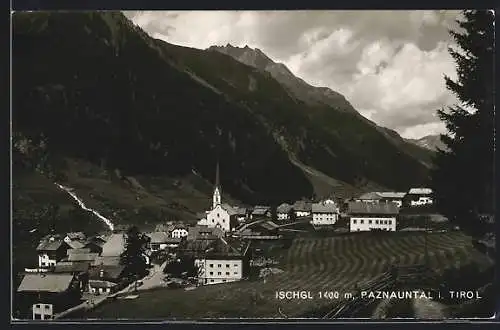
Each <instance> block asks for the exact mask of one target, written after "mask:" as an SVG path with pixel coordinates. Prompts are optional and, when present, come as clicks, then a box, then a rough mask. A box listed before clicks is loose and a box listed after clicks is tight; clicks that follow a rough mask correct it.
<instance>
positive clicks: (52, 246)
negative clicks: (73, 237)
mask: <svg viewBox="0 0 500 330" xmlns="http://www.w3.org/2000/svg"><path fill="white" fill-rule="evenodd" d="M63 245H66V246H68V245H67V244H66V242H64V241H63V240H62V239H60V238H55V239H53V240H51V239H44V240H42V241H41V242H40V244H38V246H37V248H36V250H37V251H57V250H58V249H59V248H60V247H61V246H63Z"/></svg>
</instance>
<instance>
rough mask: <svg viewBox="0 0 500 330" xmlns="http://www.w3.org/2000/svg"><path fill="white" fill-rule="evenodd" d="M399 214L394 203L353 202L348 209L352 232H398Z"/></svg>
mask: <svg viewBox="0 0 500 330" xmlns="http://www.w3.org/2000/svg"><path fill="white" fill-rule="evenodd" d="M398 213H399V209H398V207H397V206H396V205H395V204H394V203H363V202H351V203H349V209H348V214H349V218H350V220H349V227H350V231H351V232H354V231H370V230H385V231H396V219H397V216H398Z"/></svg>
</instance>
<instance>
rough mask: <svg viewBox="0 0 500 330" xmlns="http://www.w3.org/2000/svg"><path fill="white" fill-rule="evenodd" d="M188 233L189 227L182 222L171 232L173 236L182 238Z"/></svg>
mask: <svg viewBox="0 0 500 330" xmlns="http://www.w3.org/2000/svg"><path fill="white" fill-rule="evenodd" d="M187 235H188V228H187V227H186V226H184V225H181V224H178V225H175V227H174V229H173V230H172V233H171V234H170V236H171V237H172V238H182V237H186V236H187Z"/></svg>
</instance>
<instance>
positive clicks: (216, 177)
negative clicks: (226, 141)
mask: <svg viewBox="0 0 500 330" xmlns="http://www.w3.org/2000/svg"><path fill="white" fill-rule="evenodd" d="M215 187H220V182H219V160H217V165H216V167H215Z"/></svg>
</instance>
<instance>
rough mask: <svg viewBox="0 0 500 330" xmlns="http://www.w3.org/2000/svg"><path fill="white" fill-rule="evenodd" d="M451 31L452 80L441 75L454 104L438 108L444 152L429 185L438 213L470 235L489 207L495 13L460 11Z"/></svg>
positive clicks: (491, 204) (491, 205)
mask: <svg viewBox="0 0 500 330" xmlns="http://www.w3.org/2000/svg"><path fill="white" fill-rule="evenodd" d="M462 14H463V19H459V20H457V23H458V26H459V27H460V29H461V31H450V34H451V36H452V37H453V38H454V40H455V42H456V44H457V45H458V47H451V48H450V50H449V52H450V54H451V56H452V57H453V59H454V60H455V63H456V65H457V79H456V80H453V79H451V78H450V77H445V83H446V87H447V88H448V89H449V90H450V91H452V92H453V93H454V94H455V95H456V96H457V98H458V100H459V104H456V105H454V106H452V107H449V108H448V109H441V110H438V115H439V117H440V119H441V120H443V121H444V122H445V124H446V128H447V130H448V133H447V134H444V135H442V136H441V139H442V141H443V143H444V144H445V146H446V148H445V150H438V153H437V155H436V157H435V160H434V165H435V167H434V170H433V173H432V186H433V189H434V192H435V199H436V204H437V207H438V209H439V211H440V212H442V213H443V214H444V215H446V216H448V218H449V219H450V220H452V221H454V222H455V223H456V224H458V225H459V226H460V227H461V228H462V229H463V230H465V231H467V232H469V233H471V234H476V235H479V234H482V232H483V231H484V230H485V229H484V228H485V226H483V224H482V223H481V222H480V221H479V219H480V215H482V214H493V208H494V204H495V203H494V176H493V175H494V173H493V170H494V165H493V160H494V103H493V102H494V101H493V100H494V13H493V12H492V11H489V10H465V11H463V12H462Z"/></svg>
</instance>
